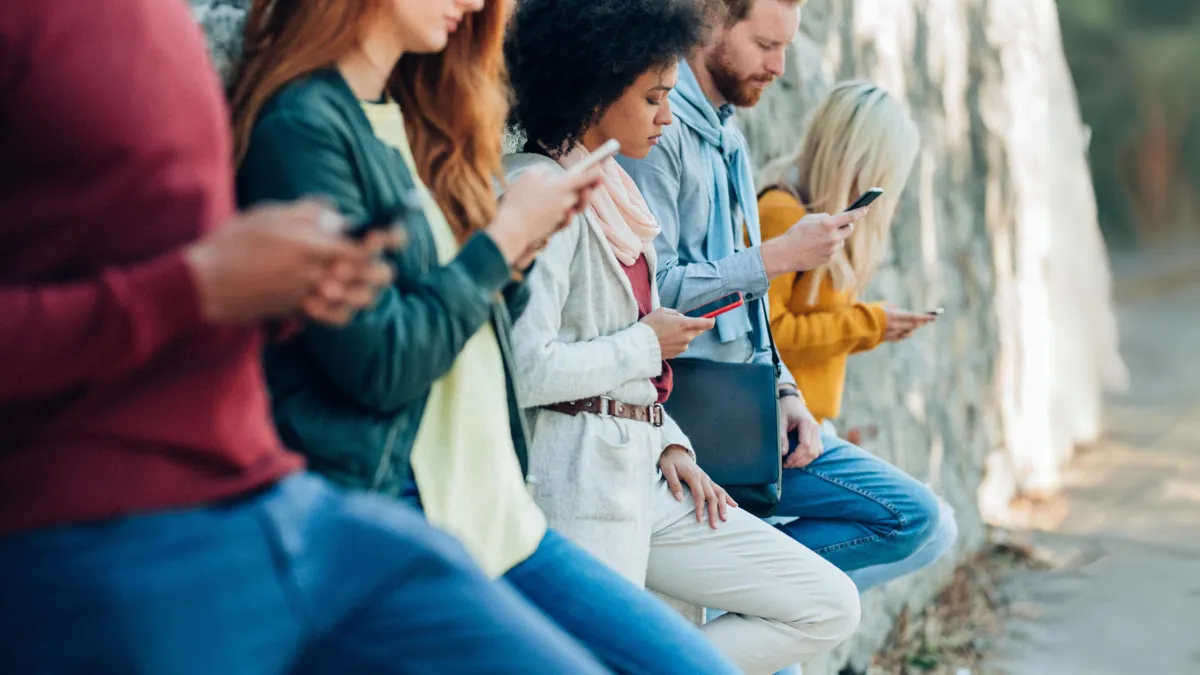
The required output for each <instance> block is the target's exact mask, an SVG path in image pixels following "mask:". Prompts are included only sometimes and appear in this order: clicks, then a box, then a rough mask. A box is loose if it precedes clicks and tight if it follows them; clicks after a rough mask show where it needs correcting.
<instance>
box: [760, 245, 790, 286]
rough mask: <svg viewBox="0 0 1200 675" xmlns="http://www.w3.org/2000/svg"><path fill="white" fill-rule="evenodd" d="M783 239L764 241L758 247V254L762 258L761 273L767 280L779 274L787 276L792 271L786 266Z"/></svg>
mask: <svg viewBox="0 0 1200 675" xmlns="http://www.w3.org/2000/svg"><path fill="white" fill-rule="evenodd" d="M785 239H786V235H785V236H784V237H777V238H775V239H770V240H768V241H764V242H763V243H762V244H761V245H760V246H759V247H758V253H759V255H760V256H762V262H763V271H764V272H766V274H767V279H774V278H775V277H777V276H779V275H781V274H787V273H788V272H791V271H793V270H791V269H789V268H788V265H787V251H786V250H785V246H786V244H785V241H784V240H785Z"/></svg>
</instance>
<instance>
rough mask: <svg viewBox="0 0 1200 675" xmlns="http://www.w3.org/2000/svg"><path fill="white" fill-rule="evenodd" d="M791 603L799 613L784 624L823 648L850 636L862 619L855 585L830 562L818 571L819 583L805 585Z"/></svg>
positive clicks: (834, 645)
mask: <svg viewBox="0 0 1200 675" xmlns="http://www.w3.org/2000/svg"><path fill="white" fill-rule="evenodd" d="M793 602H794V603H795V605H794V606H795V607H796V608H798V609H800V612H799V614H798V615H797V616H794V617H792V620H790V621H788V622H787V623H788V624H789V625H791V626H792V627H793V628H795V629H797V630H798V631H799V632H801V633H803V634H804V635H805V636H806V638H808V639H810V640H816V641H819V642H821V643H824V644H825V646H826V647H827V649H833V648H835V647H836V646H837V645H839V644H841V643H842V642H845V641H846V640H847V639H848V638H849V637H850V636H851V635H854V631H855V630H857V629H858V622H859V620H860V619H861V618H862V605H861V596H860V595H859V592H858V587H857V586H855V585H854V582H853V581H851V580H850V577H848V576H846V573H845V572H842V571H841V570H839V569H838V568H836V567H834V566H833V565H832V564H830V565H828V567H827V568H825V569H823V570H822V571H821V578H820V580H819V583H817V584H812V585H808V586H807V587H806V589H805V592H803V593H802V594H800V595H799V597H795V598H793Z"/></svg>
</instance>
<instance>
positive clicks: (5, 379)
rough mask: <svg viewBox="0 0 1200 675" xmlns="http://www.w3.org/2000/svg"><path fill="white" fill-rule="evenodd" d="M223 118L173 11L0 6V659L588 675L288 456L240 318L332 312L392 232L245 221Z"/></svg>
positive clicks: (475, 579) (177, 669) (431, 539)
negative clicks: (356, 234)
mask: <svg viewBox="0 0 1200 675" xmlns="http://www.w3.org/2000/svg"><path fill="white" fill-rule="evenodd" d="M406 1H407V2H411V3H417V2H418V0H406ZM425 1H426V0H419V2H421V3H423V2H425ZM438 1H439V3H441V4H442V5H444V6H445V7H446V9H447V11H452V10H453V11H459V5H460V4H462V2H460V1H459V0H438ZM432 19H433V20H436V23H437V25H438V26H440V30H441V31H442V41H443V44H444V39H445V34H446V32H447V31H448V23H447V22H446V21H445V19H444V18H443V17H441V16H437V15H433V16H432ZM436 33H437V31H436V30H434V31H433V32H432V34H434V35H436ZM427 34H429V32H428V31H427ZM432 46H433V47H437V45H436V44H435V45H432ZM438 48H440V47H438ZM226 125H227V112H226V109H225V106H224V102H223V99H222V96H221V91H220V88H219V85H218V82H217V81H216V77H215V74H214V73H213V72H212V69H211V67H210V65H209V63H208V61H207V58H206V52H205V49H204V44H203V39H202V36H201V35H200V32H199V30H198V28H197V27H196V26H195V24H194V23H193V21H192V19H191V17H190V15H189V12H188V9H187V6H186V5H185V4H184V3H183V2H181V1H180V0H113V1H111V2H104V3H94V2H79V0H37V1H36V2H32V1H31V2H17V3H9V4H8V5H7V6H6V7H5V9H4V11H3V12H2V13H0V129H2V132H0V176H2V177H0V213H2V214H3V218H2V220H0V598H3V600H2V601H0V672H4V673H73V672H78V673H89V674H93V673H108V672H112V673H256V674H257V673H281V672H305V673H317V672H358V671H367V672H381V673H382V672H482V671H484V670H486V671H488V672H512V673H517V672H521V673H542V672H546V673H549V672H584V673H599V672H602V669H601V668H600V667H599V666H598V665H596V664H595V662H594V661H593V660H592V659H591V657H590V656H589V655H587V654H586V653H584V651H583V650H582V649H581V648H579V647H578V646H577V645H575V644H574V643H573V642H571V641H570V640H569V639H568V638H566V637H565V636H563V635H562V634H561V633H560V632H559V631H558V630H557V629H556V628H553V627H551V626H550V625H549V624H548V623H547V622H546V621H545V620H544V619H542V618H541V617H540V616H539V615H537V614H536V613H534V612H533V611H531V610H530V609H528V608H527V606H526V605H525V604H524V603H523V602H521V601H519V600H518V599H517V598H516V597H515V595H514V594H512V593H511V592H510V591H507V590H506V589H505V588H504V587H502V586H500V585H498V584H494V583H492V582H491V581H490V580H488V579H487V578H485V576H484V575H483V574H482V573H481V572H479V571H478V570H477V569H476V568H475V567H474V565H473V563H471V562H470V561H469V559H468V558H467V556H466V554H465V552H464V551H462V550H461V548H460V547H459V546H458V545H457V544H456V543H455V542H453V540H451V539H450V538H449V537H448V536H445V535H443V534H440V533H437V532H435V531H434V530H432V528H431V527H430V526H429V525H428V524H426V522H425V520H424V519H423V518H422V517H421V516H420V515H419V514H416V513H413V512H411V511H410V510H408V509H406V507H404V506H402V505H401V504H399V503H395V502H392V501H382V500H379V501H377V500H376V499H374V498H372V497H369V496H366V495H346V494H342V493H339V492H336V491H334V490H333V489H331V488H330V487H328V486H327V485H326V484H325V483H324V482H322V481H321V480H319V479H317V478H315V477H312V476H310V475H307V474H304V473H302V464H303V463H302V460H301V459H300V458H299V457H298V456H297V455H294V454H292V453H290V452H288V451H286V450H285V449H284V448H283V447H282V446H281V444H280V442H279V440H278V439H277V438H276V435H275V432H274V430H273V428H272V426H271V422H270V418H269V411H268V402H267V396H266V394H265V388H264V383H263V381H262V374H261V372H260V366H259V350H260V347H261V331H260V330H258V329H257V328H256V327H255V325H256V322H259V321H262V320H265V319H272V318H286V317H301V318H306V319H308V320H315V321H324V322H330V323H342V322H345V321H347V320H348V319H349V318H350V317H351V316H352V315H353V314H354V312H355V311H356V310H358V309H360V308H362V307H364V306H366V305H367V304H368V303H370V302H371V300H372V299H373V297H374V295H375V293H376V291H377V290H378V289H379V288H380V287H381V286H383V285H384V284H386V283H388V282H389V280H390V272H389V270H388V268H387V267H386V266H385V265H383V263H381V262H379V259H378V257H377V256H376V254H377V253H378V252H379V251H380V249H381V248H382V247H383V246H386V245H387V244H388V243H389V242H388V241H387V240H388V238H389V237H388V235H386V234H376V235H373V236H372V237H370V238H368V239H367V240H366V241H362V242H357V241H354V240H352V239H350V238H348V237H345V236H343V235H342V231H343V230H344V227H345V225H344V224H343V223H341V222H340V219H339V218H338V217H337V216H336V215H334V214H333V213H332V212H331V211H329V210H328V209H327V208H326V207H324V206H322V205H319V204H316V203H302V204H297V205H290V206H275V207H268V208H264V209H259V210H257V211H254V212H251V213H245V214H240V215H238V214H235V213H234V206H233V205H234V197H233V172H232V162H231V143H230V138H229V131H228V129H227V126H226ZM364 550H370V551H371V555H370V556H369V557H364V556H361V555H360V552H361V551H364ZM463 645H470V648H468V649H464V648H463Z"/></svg>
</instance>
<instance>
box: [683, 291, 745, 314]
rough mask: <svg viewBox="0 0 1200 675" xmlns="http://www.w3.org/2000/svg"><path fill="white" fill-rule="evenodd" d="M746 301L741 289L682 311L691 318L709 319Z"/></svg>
mask: <svg viewBox="0 0 1200 675" xmlns="http://www.w3.org/2000/svg"><path fill="white" fill-rule="evenodd" d="M745 303H746V298H745V296H743V295H742V292H741V291H737V292H735V293H730V294H729V295H726V296H725V297H723V298H718V299H716V300H713V301H712V302H708V303H705V304H703V305H700V306H699V307H694V308H692V309H689V310H688V311H686V312H684V313H683V315H684V316H687V317H691V318H693V319H711V318H713V317H717V316H720V315H722V314H724V313H725V312H728V311H730V310H732V309H737V308H738V307H741V306H742V305H744V304H745Z"/></svg>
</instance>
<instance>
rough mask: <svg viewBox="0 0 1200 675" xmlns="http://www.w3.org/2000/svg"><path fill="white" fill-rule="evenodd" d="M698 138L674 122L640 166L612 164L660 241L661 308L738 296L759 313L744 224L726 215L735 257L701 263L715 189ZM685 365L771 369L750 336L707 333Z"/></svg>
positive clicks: (759, 294) (753, 255) (756, 270)
mask: <svg viewBox="0 0 1200 675" xmlns="http://www.w3.org/2000/svg"><path fill="white" fill-rule="evenodd" d="M733 110H734V108H733V106H732V105H724V106H721V108H719V109H718V115H719V116H720V118H721V119H722V121H723V120H725V119H727V118H728V117H729V116H730V115H732V114H733ZM702 144H703V140H702V139H701V138H700V135H699V134H697V133H696V132H695V131H693V130H691V129H690V128H688V127H687V126H685V125H683V124H681V123H679V121H678V120H675V121H674V122H673V123H672V124H671V125H670V126H667V127H666V128H665V129H663V136H662V138H661V139H660V140H659V143H658V146H656V147H655V148H654V149H652V150H651V151H650V154H649V156H647V157H646V158H645V159H642V160H634V159H629V158H628V157H618V160H617V161H618V162H619V163H620V164H621V167H622V168H624V169H625V171H627V172H628V173H629V175H630V176H631V177H632V178H633V180H634V182H635V183H637V186H638V189H640V190H641V192H642V195H643V196H644V197H645V198H646V203H647V204H649V206H650V211H651V212H652V213H653V214H654V217H655V218H657V219H658V224H659V226H660V227H661V228H662V234H660V235H659V236H658V238H657V239H655V240H654V248H655V250H656V251H657V253H658V275H657V276H658V292H659V295H660V297H661V302H662V305H663V306H664V307H671V308H674V309H677V310H679V311H681V312H683V311H687V310H689V309H692V308H693V307H698V306H700V305H703V304H704V303H706V302H711V301H713V300H716V299H718V298H721V297H723V296H725V295H729V294H730V293H733V292H734V291H741V292H742V293H743V294H744V295H745V296H746V301H747V303H748V304H750V305H751V310H752V311H760V312H766V311H767V303H766V297H767V289H768V287H769V286H770V279H768V278H767V272H766V269H765V268H764V267H763V260H762V253H761V251H760V249H759V247H757V246H755V247H747V246H746V245H745V238H744V237H743V236H742V235H743V228H744V226H745V219H744V218H742V217H741V214H740V212H736V210H735V213H734V220H735V222H734V223H730V224H729V226H730V227H736V228H737V233H738V235H737V236H736V237H735V238H734V239H735V241H736V245H737V248H738V250H737V251H736V252H735V253H734V254H733V255H730V256H728V257H725V258H723V259H721V260H708V259H707V258H706V254H705V240H706V239H707V237H708V220H709V209H710V201H711V200H710V198H709V193H710V192H711V191H712V189H713V185H714V184H715V182H716V179H715V177H714V176H713V175H712V165H711V163H710V162H709V160H708V159H707V157H706V156H705V155H704V152H705V148H704V146H703V145H702ZM683 356H684V357H685V358H697V359H706V360H710V361H721V362H725V363H768V364H769V363H771V362H772V359H771V353H770V351H768V350H766V349H759V348H757V347H756V340H755V339H754V336H753V335H752V334H746V335H744V336H742V337H741V338H740V339H737V340H734V341H732V342H726V343H722V342H721V341H720V340H719V339H718V338H717V335H716V333H715V332H714V331H709V332H708V333H705V334H703V335H701V336H699V337H697V338H696V339H695V340H694V341H693V342H692V345H691V347H689V348H688V350H687V352H685V353H684V355H683ZM780 367H781V368H782V372H781V378H780V379H781V381H783V382H786V383H789V384H795V382H796V381H795V378H793V377H792V374H791V373H790V372H788V369H787V366H784V365H783V363H782V361H781V362H780Z"/></svg>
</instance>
